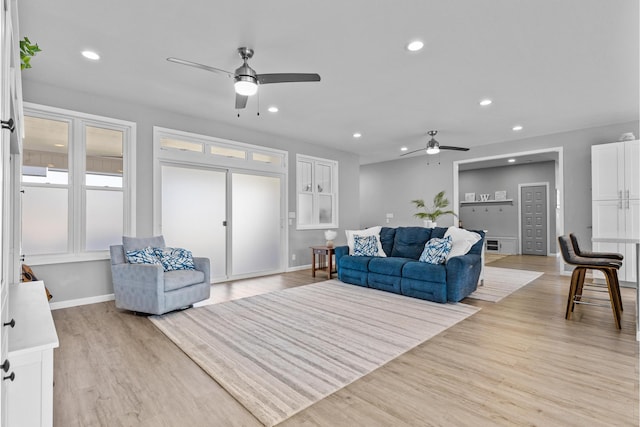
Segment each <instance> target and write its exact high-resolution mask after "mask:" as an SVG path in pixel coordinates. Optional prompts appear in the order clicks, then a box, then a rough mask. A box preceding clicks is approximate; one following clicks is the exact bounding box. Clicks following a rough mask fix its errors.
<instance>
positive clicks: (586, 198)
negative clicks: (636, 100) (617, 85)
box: [360, 121, 639, 243]
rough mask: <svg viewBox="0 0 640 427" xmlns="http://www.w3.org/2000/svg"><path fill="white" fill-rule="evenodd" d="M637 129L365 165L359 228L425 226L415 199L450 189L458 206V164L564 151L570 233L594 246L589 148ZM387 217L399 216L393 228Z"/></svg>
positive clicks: (626, 126) (445, 221) (621, 127)
mask: <svg viewBox="0 0 640 427" xmlns="http://www.w3.org/2000/svg"><path fill="white" fill-rule="evenodd" d="M638 125H639V124H638V122H637V121H634V122H629V123H620V124H616V125H610V126H603V127H597V128H590V129H581V130H576V131H571V132H563V133H558V134H553V135H544V136H538V137H532V138H526V139H520V140H514V141H508V142H501V143H496V144H490V145H484V146H481V147H473V148H472V149H471V150H469V151H467V152H452V151H449V152H445V151H442V152H441V153H442V154H441V155H440V159H439V162H438V159H437V158H436V157H435V156H434V157H430V158H429V159H427V156H426V155H425V156H418V157H411V158H408V159H404V158H403V159H398V160H393V161H388V162H383V163H377V164H370V165H363V166H361V168H360V212H361V214H360V224H361V226H372V225H389V226H392V227H395V226H401V225H421V224H422V221H421V220H418V219H416V218H414V217H413V214H414V213H415V209H414V206H413V205H412V204H411V203H410V202H411V200H412V199H417V198H423V199H425V200H431V199H433V196H434V195H435V194H436V193H437V192H439V191H440V190H445V191H446V194H447V196H448V197H449V199H450V201H451V203H452V205H453V203H455V201H453V200H451V197H452V195H453V173H452V169H453V162H454V161H456V160H465V159H473V158H481V157H488V156H497V155H503V154H509V153H518V152H526V151H532V150H537V149H543V148H553V147H563V160H564V195H563V196H564V208H565V209H564V224H565V233H568V232H574V233H576V234H577V235H578V238H579V239H580V241H581V242H585V243H586V242H590V240H591V148H590V147H591V145H596V144H604V143H609V142H613V141H616V140H617V139H618V138H619V136H620V135H621V134H622V133H624V132H633V133H634V134H636V135H638V134H639V133H638ZM427 161H429V163H430V164H429V165H427ZM463 197H464V195H463ZM386 213H393V214H394V218H393V219H392V220H391V221H390V222H389V223H388V224H387V223H386V220H385V214H386ZM454 220H455V218H454V217H452V216H451V215H449V216H447V217H443V218H441V219H439V220H438V225H442V226H447V225H452V224H453V223H454Z"/></svg>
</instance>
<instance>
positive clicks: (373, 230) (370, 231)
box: [344, 226, 387, 257]
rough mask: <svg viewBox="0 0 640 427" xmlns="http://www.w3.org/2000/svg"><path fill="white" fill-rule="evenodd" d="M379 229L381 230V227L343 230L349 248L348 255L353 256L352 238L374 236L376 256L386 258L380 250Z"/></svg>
mask: <svg viewBox="0 0 640 427" xmlns="http://www.w3.org/2000/svg"><path fill="white" fill-rule="evenodd" d="M381 229H382V227H381V226H377V227H370V228H367V229H366V230H345V231H344V232H345V234H346V235H347V246H349V255H353V241H354V236H355V235H358V236H361V237H367V236H375V238H376V245H377V246H378V256H379V257H386V256H387V254H385V253H384V250H383V249H382V243H381V242H380V230H381Z"/></svg>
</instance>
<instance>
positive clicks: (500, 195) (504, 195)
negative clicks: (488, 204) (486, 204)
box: [495, 190, 507, 200]
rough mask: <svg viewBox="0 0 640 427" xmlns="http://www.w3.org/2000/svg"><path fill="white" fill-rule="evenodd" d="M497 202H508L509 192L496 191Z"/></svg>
mask: <svg viewBox="0 0 640 427" xmlns="http://www.w3.org/2000/svg"><path fill="white" fill-rule="evenodd" d="M495 199H496V200H507V192H506V191H505V190H501V191H496V197H495Z"/></svg>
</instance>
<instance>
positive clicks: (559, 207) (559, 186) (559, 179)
mask: <svg viewBox="0 0 640 427" xmlns="http://www.w3.org/2000/svg"><path fill="white" fill-rule="evenodd" d="M542 153H557V154H558V160H556V161H555V165H556V171H555V181H556V188H555V190H557V191H558V192H559V194H557V195H556V197H557V199H558V200H557V201H555V200H554V204H553V205H554V206H555V213H556V231H555V233H556V235H557V236H561V235H563V234H564V213H565V211H564V155H563V154H564V148H563V147H549V148H542V149H539V150H531V151H520V152H515V153H508V154H499V155H494V156H487V157H478V158H474V159H467V160H456V161H454V162H453V200H455V205H454V207H453V211H454V212H455V213H456V214H460V211H459V210H460V189H459V184H460V181H459V171H460V168H459V165H461V164H465V163H475V162H479V161H486V160H495V159H505V158H510V157H518V156H525V155H530V154H542ZM554 194H556V193H555V191H554ZM547 197H548V196H547ZM557 202H559V203H557Z"/></svg>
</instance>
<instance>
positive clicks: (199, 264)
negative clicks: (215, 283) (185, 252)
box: [193, 257, 211, 284]
mask: <svg viewBox="0 0 640 427" xmlns="http://www.w3.org/2000/svg"><path fill="white" fill-rule="evenodd" d="M193 264H194V265H195V266H196V270H198V271H202V272H203V273H204V282H205V283H209V284H210V283H211V263H210V262H209V258H201V257H193Z"/></svg>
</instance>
